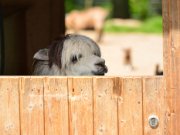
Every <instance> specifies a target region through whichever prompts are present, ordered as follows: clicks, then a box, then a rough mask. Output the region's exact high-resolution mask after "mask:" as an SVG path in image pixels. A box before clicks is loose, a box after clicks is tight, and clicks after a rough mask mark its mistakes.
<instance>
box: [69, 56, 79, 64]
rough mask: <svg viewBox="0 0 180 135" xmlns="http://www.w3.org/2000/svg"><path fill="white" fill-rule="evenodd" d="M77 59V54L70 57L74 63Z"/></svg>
mask: <svg viewBox="0 0 180 135" xmlns="http://www.w3.org/2000/svg"><path fill="white" fill-rule="evenodd" d="M77 60H78V59H77V56H75V55H74V56H73V57H72V59H71V62H72V63H76V62H77Z"/></svg>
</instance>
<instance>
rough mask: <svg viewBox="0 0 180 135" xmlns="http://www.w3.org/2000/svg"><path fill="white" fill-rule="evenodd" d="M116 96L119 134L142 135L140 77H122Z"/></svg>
mask: <svg viewBox="0 0 180 135" xmlns="http://www.w3.org/2000/svg"><path fill="white" fill-rule="evenodd" d="M121 89H122V91H121V96H120V97H119V98H118V114H119V135H143V127H142V126H143V123H142V79H141V78H123V79H122V88H121Z"/></svg>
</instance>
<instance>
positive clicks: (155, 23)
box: [105, 16, 162, 33]
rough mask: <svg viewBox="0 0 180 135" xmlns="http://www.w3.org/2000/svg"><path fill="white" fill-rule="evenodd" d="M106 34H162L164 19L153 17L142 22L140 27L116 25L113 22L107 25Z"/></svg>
mask: <svg viewBox="0 0 180 135" xmlns="http://www.w3.org/2000/svg"><path fill="white" fill-rule="evenodd" d="M105 32H111V33H133V32H134V33H135V32H136V33H162V17H161V16H156V17H151V18H149V19H147V20H145V21H142V23H141V25H140V26H138V27H130V26H129V27H128V26H120V25H115V24H113V23H112V22H109V23H108V22H107V23H106V25H105Z"/></svg>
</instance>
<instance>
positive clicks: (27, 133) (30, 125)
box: [20, 77, 44, 135]
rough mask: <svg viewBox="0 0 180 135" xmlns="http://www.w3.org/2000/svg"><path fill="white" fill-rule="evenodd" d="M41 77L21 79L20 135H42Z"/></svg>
mask: <svg viewBox="0 0 180 135" xmlns="http://www.w3.org/2000/svg"><path fill="white" fill-rule="evenodd" d="M43 87H44V86H43V77H23V78H22V86H21V91H20V112H21V134H22V135H44V112H43V111H44V105H43Z"/></svg>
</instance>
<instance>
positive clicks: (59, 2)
mask: <svg viewBox="0 0 180 135" xmlns="http://www.w3.org/2000/svg"><path fill="white" fill-rule="evenodd" d="M161 7H162V4H161V0H64V1H63V0H38V1H35V0H1V1H0V73H1V74H2V75H29V74H31V71H32V63H33V59H32V58H33V55H34V53H35V52H36V51H37V50H39V49H41V48H45V47H47V46H48V45H49V43H50V42H51V41H52V40H53V39H54V38H56V37H57V36H58V35H62V34H65V33H66V34H67V33H78V34H83V35H86V36H89V37H90V38H92V39H93V40H94V41H96V42H97V43H98V45H99V46H100V48H101V51H102V57H103V58H105V60H106V65H107V66H108V68H109V72H108V74H107V75H120V76H124V75H125V76H129V75H136V76H139V75H162V74H163V72H162V71H163V48H162V8H161Z"/></svg>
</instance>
